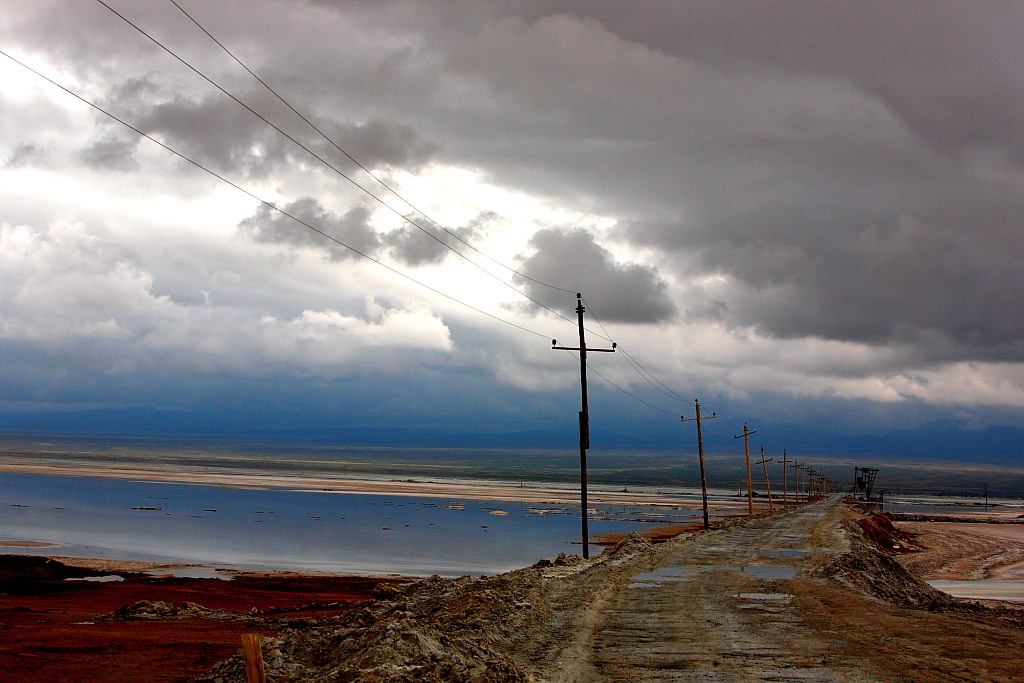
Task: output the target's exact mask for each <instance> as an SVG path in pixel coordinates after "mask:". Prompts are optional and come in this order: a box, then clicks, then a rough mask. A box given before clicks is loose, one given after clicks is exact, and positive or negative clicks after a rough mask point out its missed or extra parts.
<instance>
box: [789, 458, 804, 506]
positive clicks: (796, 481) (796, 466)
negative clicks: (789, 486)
mask: <svg viewBox="0 0 1024 683" xmlns="http://www.w3.org/2000/svg"><path fill="white" fill-rule="evenodd" d="M790 467H792V468H793V475H794V476H793V497H794V498H795V499H796V504H797V505H799V504H800V468H801V465H800V463H798V462H797V461H796V460H794V461H793V464H792V465H790Z"/></svg>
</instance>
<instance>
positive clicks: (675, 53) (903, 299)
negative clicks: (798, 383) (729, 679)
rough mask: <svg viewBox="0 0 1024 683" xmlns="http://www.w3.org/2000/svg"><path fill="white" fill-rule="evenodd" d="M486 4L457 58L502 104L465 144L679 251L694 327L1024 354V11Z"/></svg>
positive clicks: (957, 354)
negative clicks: (1023, 233)
mask: <svg viewBox="0 0 1024 683" xmlns="http://www.w3.org/2000/svg"><path fill="white" fill-rule="evenodd" d="M492 13H493V16H492V17H491V18H490V19H491V20H490V21H480V19H479V15H478V14H473V13H470V14H469V15H468V16H470V17H472V21H473V22H479V23H478V25H475V28H474V29H473V30H469V31H466V30H464V29H465V27H461V28H462V29H463V34H464V37H463V38H462V39H458V38H454V37H453V39H452V40H453V42H452V44H451V49H450V50H449V51H448V59H447V61H446V64H447V65H448V67H449V68H450V69H451V70H452V71H453V72H454V73H457V74H460V75H462V76H463V77H464V79H465V81H464V82H465V83H466V84H470V85H471V87H472V88H473V89H474V92H476V93H477V94H478V99H479V101H480V102H482V103H486V104H487V105H488V106H490V107H491V108H492V110H493V112H489V111H488V110H487V109H486V108H485V107H483V106H481V107H479V108H472V107H468V106H467V107H466V108H464V109H463V110H462V111H461V112H460V113H461V115H462V116H461V118H459V119H458V123H459V124H461V125H466V124H470V125H469V127H470V128H471V129H475V128H476V127H480V126H484V125H487V124H486V120H487V117H488V116H491V115H493V116H495V118H494V119H493V121H491V123H492V131H493V136H492V137H490V138H488V139H487V140H486V141H485V142H481V140H480V139H479V138H474V139H472V140H470V141H469V142H470V143H471V144H472V145H473V146H474V148H470V147H468V146H466V145H458V146H457V147H455V145H452V146H453V147H455V149H454V150H453V151H454V152H455V153H457V154H462V155H465V156H466V158H468V159H471V160H472V162H473V163H479V164H481V165H486V166H487V167H488V169H489V170H490V172H491V173H492V175H493V176H494V177H495V178H498V179H499V180H502V181H505V182H509V183H512V184H516V185H519V186H521V187H525V188H528V189H529V191H532V192H539V193H544V194H548V195H555V196H559V197H562V198H564V199H566V200H569V201H575V200H577V199H578V198H579V197H581V196H582V197H585V198H586V199H587V200H588V201H590V202H592V204H593V205H594V206H596V207H598V210H599V211H603V212H605V213H606V215H611V216H616V217H618V218H619V219H620V230H619V232H618V233H617V236H618V237H619V238H620V239H624V240H627V241H632V242H634V243H636V244H639V245H642V246H645V247H654V248H655V249H657V250H660V251H663V252H665V253H668V254H672V255H673V259H672V262H673V264H674V265H673V268H674V270H675V271H676V274H677V275H678V276H679V279H680V281H687V280H691V281H695V282H698V284H694V285H692V287H691V288H690V289H688V290H685V291H680V292H678V293H677V294H679V300H685V301H687V302H693V303H688V304H687V305H686V306H685V308H686V310H687V311H688V317H689V318H690V319H697V318H703V319H707V318H708V317H711V318H713V319H716V320H722V321H726V322H728V323H729V324H731V325H732V326H734V327H735V328H737V329H739V328H745V327H754V328H756V329H757V330H758V331H759V332H760V333H762V334H764V335H767V336H774V337H779V338H787V339H788V338H799V337H817V338H823V339H829V340H838V341H853V342H863V343H867V344H870V345H873V346H878V347H886V346H895V345H899V346H909V347H911V348H913V349H915V350H916V351H915V352H914V354H913V355H915V362H919V363H923V364H927V363H932V362H936V361H954V360H1007V359H1010V360H1021V359H1024V318H1021V317H1020V316H1014V315H1009V314H1008V313H1007V312H1008V311H1012V310H1020V309H1021V308H1022V307H1024V288H1022V286H1021V285H1022V284H1024V282H1022V276H1021V275H1020V273H1024V239H1021V238H1020V230H1021V228H1020V226H1021V225H1024V202H1022V201H1021V200H1020V197H1022V196H1024V163H1022V162H1024V156H1022V150H1024V54H1022V52H1021V50H1020V47H1019V39H1018V36H1019V34H1020V32H1021V30H1024V13H1022V12H1021V11H1020V6H1019V5H1018V4H1016V3H993V4H991V5H986V11H984V12H981V11H977V6H974V5H972V6H968V5H966V4H964V3H948V2H936V3H928V4H927V6H924V5H916V4H898V5H893V4H891V3H849V4H841V3H820V2H797V3H786V4H783V5H779V4H767V3H719V2H693V3H680V4H677V5H669V6H666V5H665V4H664V3H651V2H638V3H630V5H629V8H628V9H625V8H624V7H623V6H622V5H621V4H618V3H590V2H554V3H548V2H544V3H526V4H524V5H516V10H515V13H514V15H513V10H512V9H511V6H509V5H502V6H501V8H497V9H493V10H492ZM453 31H454V29H453ZM499 111H500V112H502V118H501V120H498V118H497V112H499ZM510 115H512V116H513V118H512V119H511V120H510V118H509V117H510ZM519 123H521V124H522V125H517V124H519ZM480 137H482V136H480ZM485 157H486V159H487V160H486V161H485ZM705 280H711V281H713V282H705Z"/></svg>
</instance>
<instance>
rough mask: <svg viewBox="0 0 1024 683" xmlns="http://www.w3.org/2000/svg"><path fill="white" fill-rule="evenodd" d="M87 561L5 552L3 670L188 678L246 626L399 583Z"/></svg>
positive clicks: (0, 588) (18, 676) (342, 605)
mask: <svg viewBox="0 0 1024 683" xmlns="http://www.w3.org/2000/svg"><path fill="white" fill-rule="evenodd" d="M68 562H76V561H74V560H68ZM80 564H82V565H86V566H84V567H83V566H69V565H66V564H64V563H62V562H59V561H53V560H48V559H47V558H44V557H29V556H17V555H0V672H2V674H0V680H3V681H5V682H8V683H29V682H30V681H31V682H36V681H67V682H68V683H78V682H82V683H85V682H86V681H88V682H90V683H125V682H127V681H150V682H162V681H166V682H171V681H183V680H188V679H190V678H192V677H195V676H198V675H200V674H202V673H204V672H206V671H209V669H210V667H212V666H213V665H214V664H215V663H217V662H219V661H221V660H224V659H227V658H228V657H230V656H231V655H232V654H233V653H234V652H235V651H236V650H238V648H239V638H240V635H241V634H242V633H246V632H251V631H256V630H258V631H260V632H261V633H264V634H268V635H273V634H275V633H278V632H280V631H282V630H284V629H286V628H289V627H298V626H302V625H305V624H309V623H311V622H312V621H313V620H316V619H321V618H324V617H328V616H334V615H337V614H338V613H339V612H343V611H344V610H346V609H349V608H351V607H353V606H355V605H357V604H358V603H361V602H364V601H366V600H370V599H371V596H372V592H373V590H374V589H375V588H377V587H379V586H381V585H388V584H391V583H394V579H375V578H368V577H354V578H353V577H347V578H346V577H316V576H308V575H301V574H293V575H287V574H285V575H281V574H277V575H274V574H258V573H243V574H238V575H237V576H235V577H234V580H232V581H225V580H220V579H177V578H173V579H156V578H150V577H147V576H145V575H141V574H138V573H133V572H131V571H122V574H123V576H124V577H125V580H123V581H116V582H94V581H86V580H81V579H84V578H87V577H93V578H95V577H97V576H109V575H110V574H109V571H107V568H104V569H103V570H98V569H96V568H95V566H97V565H96V563H89V562H88V561H83V562H81V563H80ZM90 565H91V566H92V567H93V568H90ZM200 605H201V606H202V607H199V606H200ZM126 608H128V609H126ZM253 608H256V611H255V612H253ZM118 610H122V611H123V614H122V615H117V614H116V613H117V611H118ZM115 616H116V617H118V618H110V617H115ZM125 617H128V618H125Z"/></svg>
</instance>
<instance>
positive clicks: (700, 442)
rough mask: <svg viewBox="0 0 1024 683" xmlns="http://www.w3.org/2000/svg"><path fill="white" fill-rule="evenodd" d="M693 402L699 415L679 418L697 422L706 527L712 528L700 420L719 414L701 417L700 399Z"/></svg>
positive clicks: (701, 488)
mask: <svg viewBox="0 0 1024 683" xmlns="http://www.w3.org/2000/svg"><path fill="white" fill-rule="evenodd" d="M693 403H694V406H695V407H696V409H697V417H695V418H693V419H691V420H687V419H686V416H685V415H680V416H679V419H680V420H682V421H683V422H696V423H697V454H698V455H699V457H700V496H701V500H702V501H703V503H704V528H705V529H710V528H711V522H710V521H709V520H708V479H707V476H705V474H704V432H702V431H701V428H700V422H701V420H714V419H715V418H716V417H717V416H716V415H715V414H714V413H711V417H701V416H700V401H698V400H697V399H693Z"/></svg>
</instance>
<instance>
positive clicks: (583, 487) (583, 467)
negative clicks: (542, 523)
mask: <svg viewBox="0 0 1024 683" xmlns="http://www.w3.org/2000/svg"><path fill="white" fill-rule="evenodd" d="M585 312H586V308H585V307H584V305H583V295H582V294H580V293H577V294H576V320H577V324H578V326H579V346H559V345H558V340H557V339H552V340H551V348H552V349H557V350H559V351H578V352H579V361H580V393H581V396H582V402H581V407H580V412H579V422H580V509H581V511H582V514H581V515H580V518H581V521H582V535H583V557H584V559H588V558H589V557H590V546H589V542H588V539H589V537H590V535H589V528H588V516H589V510H588V507H587V450H588V449H589V448H590V408H589V406H588V402H587V395H588V392H587V352H588V351H590V352H595V351H596V352H601V353H613V352H614V351H615V348H616V345H615V344H614V343H613V344H612V347H611V348H610V349H592V348H588V347H587V340H586V333H585V330H584V327H583V314H584V313H585ZM694 404H695V407H696V412H697V417H695V418H689V419H687V418H686V416H680V417H681V419H682V421H683V422H696V423H697V453H698V455H699V457H700V490H701V499H702V503H703V511H704V528H705V529H709V528H711V521H710V517H709V513H708V485H707V474H706V471H705V467H704V433H703V430H702V428H701V422H702V421H703V420H713V419H716V418H717V415H715V413H711V416H710V417H707V416H704V417H702V416H701V414H700V401H698V400H694ZM756 433H757V430H750V429H749V427H748V426H747V424H746V423H744V424H743V433H742V434H739V435H737V436H736V437H735V438H737V439H740V438H742V439H743V449H744V451H745V453H746V457H747V514H748V515H753V514H754V483H753V477H752V475H751V470H750V435H751V434H756ZM782 458H783V461H782V462H783V477H784V479H783V482H784V483H783V487H782V490H783V494H782V497H783V504H784V505H786V504H788V503H789V501H788V486H787V485H786V483H785V477H786V472H787V470H786V465H787V456H786V451H783V452H782ZM769 462H772V459H771V458H769V459H767V460H766V459H765V453H764V447H763V446H762V447H761V466H762V467H763V468H764V480H765V486H766V488H767V489H768V507H769V509H770V510H774V509H775V506H774V504H773V503H772V489H771V483H770V482H769V478H768V463H769ZM791 467H793V468H794V469H795V470H796V491H795V496H796V497H795V502H797V503H799V502H801V501H800V472H801V471H803V470H806V471H807V486H806V490H805V501H810V500H811V499H812V498H813V497H817V496H819V495H827V494H828V493H831V492H832V491H834V490H835V489H834V486H833V484H832V482H831V480H830V479H828V478H827V477H825V475H824V474H822V473H821V472H815V471H814V469H812V468H810V467H809V466H807V465H801V464H799V463H797V462H796V461H795V460H794V461H793V464H792V465H791ZM815 477H817V479H815Z"/></svg>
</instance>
